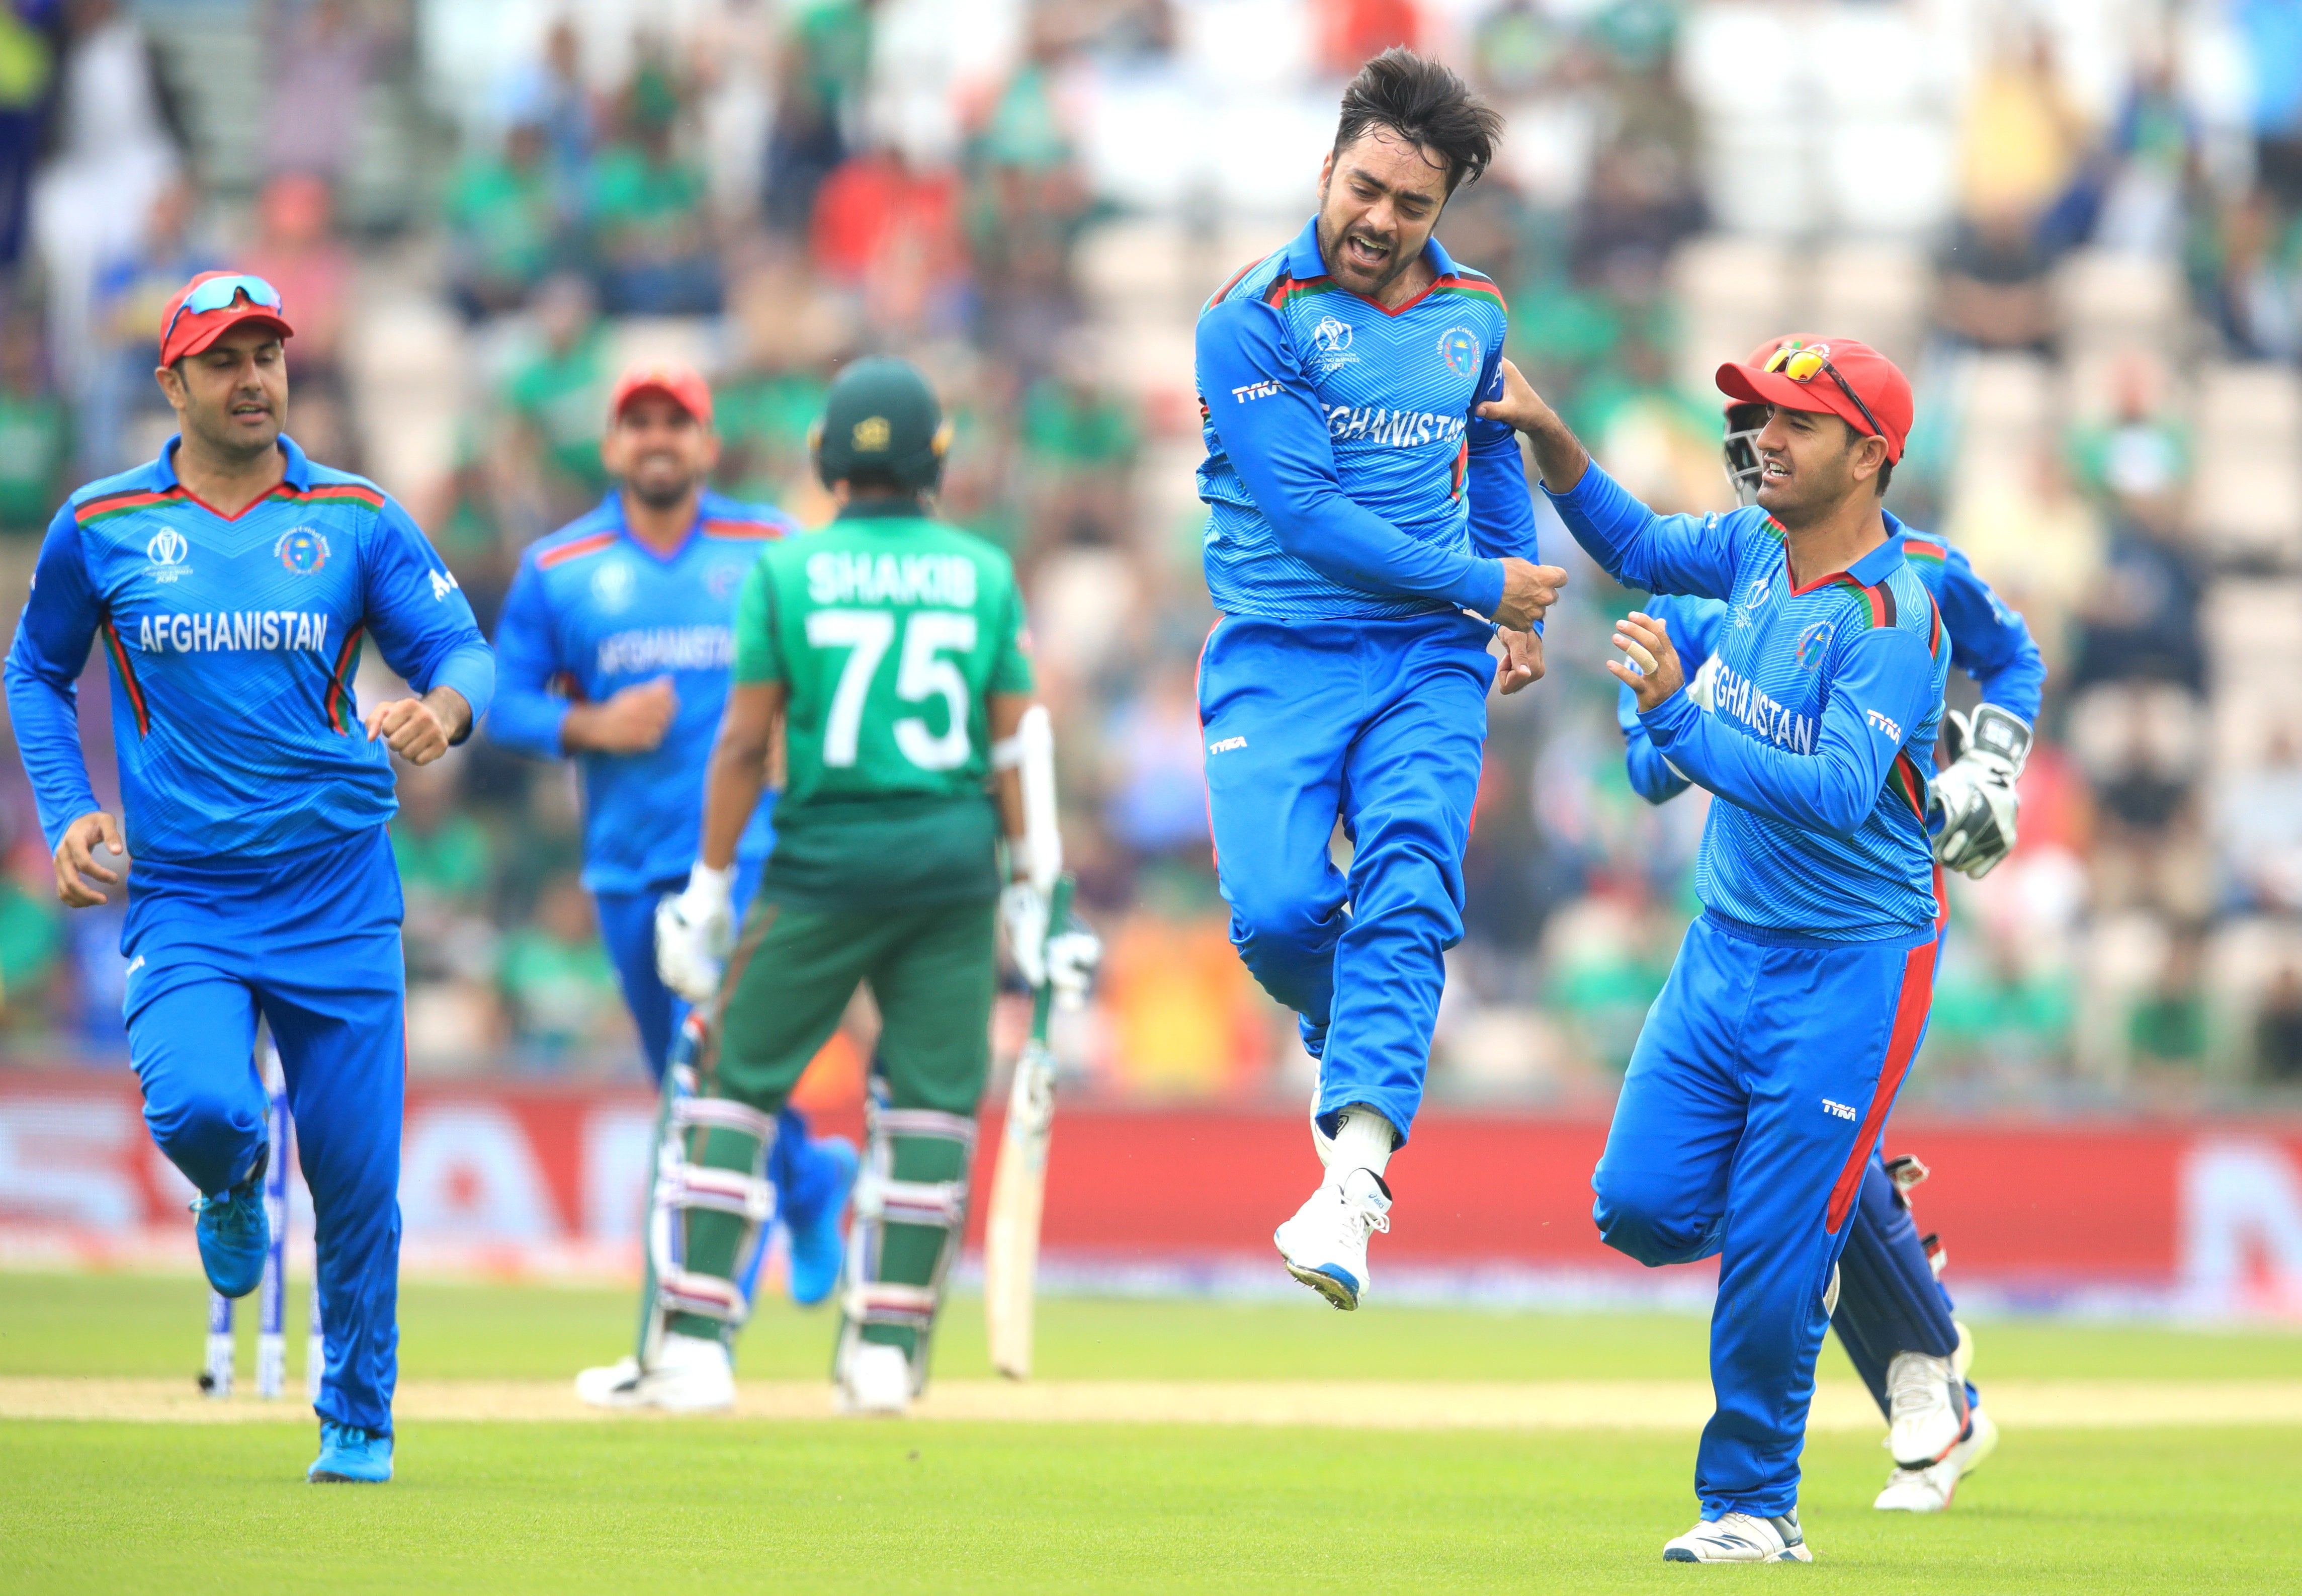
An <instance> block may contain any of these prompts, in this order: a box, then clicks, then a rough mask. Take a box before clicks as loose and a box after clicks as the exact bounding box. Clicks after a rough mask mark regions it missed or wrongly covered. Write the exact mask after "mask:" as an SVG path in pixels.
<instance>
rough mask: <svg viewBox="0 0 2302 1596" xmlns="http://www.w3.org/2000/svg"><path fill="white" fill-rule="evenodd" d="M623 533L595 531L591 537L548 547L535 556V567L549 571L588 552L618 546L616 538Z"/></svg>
mask: <svg viewBox="0 0 2302 1596" xmlns="http://www.w3.org/2000/svg"><path fill="white" fill-rule="evenodd" d="M622 535H623V534H622V533H615V532H595V533H592V535H591V536H589V537H581V538H577V539H576V541H575V542H572V543H562V544H560V545H559V547H558V548H557V549H546V550H544V551H543V552H542V553H541V554H539V555H537V556H536V557H535V568H536V569H537V570H539V571H548V570H550V568H551V567H554V566H564V565H566V564H567V562H568V561H569V560H571V559H583V558H584V556H585V555H587V554H597V553H599V552H600V551H601V550H604V549H612V548H614V547H615V546H616V540H617V539H618V537H621V536H622Z"/></svg>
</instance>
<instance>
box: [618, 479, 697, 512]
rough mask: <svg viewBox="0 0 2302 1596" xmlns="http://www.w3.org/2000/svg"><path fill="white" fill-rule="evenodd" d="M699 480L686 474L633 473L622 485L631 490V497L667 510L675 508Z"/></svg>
mask: <svg viewBox="0 0 2302 1596" xmlns="http://www.w3.org/2000/svg"><path fill="white" fill-rule="evenodd" d="M700 480H701V479H700V478H698V477H694V476H686V475H682V476H650V475H644V474H641V473H634V475H631V476H630V477H628V478H626V480H625V483H624V486H625V487H626V488H627V489H629V490H630V491H631V495H632V497H633V498H634V499H636V500H639V501H640V502H641V503H642V504H644V505H645V506H647V507H648V508H650V509H651V510H668V509H674V508H677V507H678V506H679V504H680V503H681V502H682V501H683V500H685V499H686V497H687V496H688V495H689V494H690V493H693V492H694V491H695V487H696V483H698V482H699V481H700Z"/></svg>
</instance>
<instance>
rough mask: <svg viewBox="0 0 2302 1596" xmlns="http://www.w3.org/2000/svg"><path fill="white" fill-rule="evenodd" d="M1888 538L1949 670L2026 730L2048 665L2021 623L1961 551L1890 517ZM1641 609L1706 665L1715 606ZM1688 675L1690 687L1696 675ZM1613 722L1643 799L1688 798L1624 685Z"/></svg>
mask: <svg viewBox="0 0 2302 1596" xmlns="http://www.w3.org/2000/svg"><path fill="white" fill-rule="evenodd" d="M1886 531H1887V533H1889V534H1890V535H1891V536H1894V537H1897V538H1899V539H1901V540H1902V544H1903V559H1906V560H1908V561H1909V562H1910V566H1911V569H1912V570H1913V571H1916V572H1917V573H1918V574H1919V580H1920V582H1923V583H1925V584H1926V585H1927V591H1928V592H1930V593H1932V594H1933V595H1934V600H1935V605H1936V608H1937V609H1940V610H1941V611H1942V617H1943V625H1944V626H1946V627H1947V628H1948V629H1949V631H1950V662H1951V664H1952V666H1953V668H1956V669H1959V670H1962V671H1964V672H1966V674H1967V675H1968V676H1971V677H1973V678H1974V680H1975V681H1976V682H1977V683H1978V684H1979V685H1980V686H1981V688H1982V701H1983V702H1985V703H1987V704H1995V705H1996V706H1997V707H1998V708H2000V709H2002V710H2005V711H2006V712H2007V713H2008V714H2010V715H2013V716H2016V717H2017V718H2020V719H2021V721H2022V723H2023V724H2024V725H2025V726H2029V725H2035V724H2036V723H2037V718H2038V698H2039V693H2040V691H2041V690H2042V689H2043V688H2044V687H2045V685H2046V659H2044V657H2043V656H2041V655H2040V654H2039V652H2038V645H2037V643H2035V642H2034V641H2032V639H2031V636H2030V628H2029V626H2027V625H2025V624H2024V622H2023V620H2022V617H2021V616H2020V615H2018V614H2016V613H2015V612H2014V611H2013V610H2012V609H2007V608H2006V606H2005V604H2004V603H2003V602H2002V601H2000V600H1999V597H1998V595H1997V594H1996V593H1995V592H1992V591H1991V587H1990V584H1988V583H1987V582H1985V581H1984V580H1983V579H1982V578H1981V577H1980V576H1979V575H1976V574H1975V570H1974V567H1973V566H1971V565H1970V564H1969V563H1968V562H1967V558H1966V556H1965V555H1964V554H1963V553H1962V552H1961V551H1960V550H1956V549H1953V548H1952V547H1951V546H1950V545H1949V544H1948V543H1945V542H1939V541H1937V540H1936V539H1933V538H1930V537H1928V536H1927V535H1926V534H1924V533H1914V532H1912V531H1911V529H1910V528H1909V527H1907V526H1905V525H1903V523H1902V522H1901V521H1900V520H1898V519H1896V518H1895V516H1894V514H1893V513H1892V512H1891V511H1890V512H1888V513H1887V515H1886ZM1646 609H1647V613H1648V614H1650V615H1652V616H1657V617H1661V618H1662V619H1664V620H1665V621H1666V622H1667V623H1668V626H1669V627H1670V635H1671V639H1672V641H1673V642H1674V643H1676V645H1677V647H1678V652H1679V657H1680V659H1683V660H1704V661H1708V660H1709V659H1710V658H1711V657H1712V656H1713V655H1714V654H1715V653H1716V652H1717V651H1718V623H1719V620H1720V618H1721V617H1724V616H1725V615H1726V613H1727V606H1726V605H1725V604H1724V603H1722V602H1720V601H1718V600H1717V599H1689V598H1669V597H1663V598H1657V599H1654V600H1652V601H1650V602H1649V603H1648V604H1647V606H1646ZM1687 674H1688V679H1689V680H1692V679H1693V674H1694V673H1693V671H1689V672H1688V673H1687ZM1615 723H1616V724H1617V726H1619V727H1622V728H1623V738H1624V743H1625V749H1624V756H1623V757H1624V763H1625V767H1626V769H1627V770H1628V772H1629V774H1630V779H1631V786H1632V788H1633V789H1634V791H1636V792H1637V793H1638V794H1639V795H1640V796H1641V797H1642V798H1644V799H1645V800H1646V801H1647V802H1650V803H1662V802H1668V801H1669V800H1670V799H1673V798H1676V796H1678V794H1681V793H1683V792H1684V791H1686V789H1687V787H1688V785H1690V784H1689V783H1688V781H1687V779H1686V777H1684V776H1682V775H1680V774H1679V773H1678V772H1677V771H1676V770H1675V769H1672V768H1671V765H1670V761H1669V760H1666V759H1664V758H1663V757H1662V755H1660V754H1659V753H1657V752H1655V749H1654V744H1653V743H1650V742H1648V741H1647V734H1646V728H1645V727H1642V726H1641V725H1640V724H1639V701H1638V697H1637V695H1636V694H1635V693H1633V692H1632V691H1631V690H1630V688H1629V687H1627V686H1626V687H1624V688H1622V689H1621V690H1620V693H1618V695H1617V699H1616V702H1615Z"/></svg>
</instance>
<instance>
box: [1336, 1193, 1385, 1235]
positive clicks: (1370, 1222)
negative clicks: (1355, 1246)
mask: <svg viewBox="0 0 2302 1596" xmlns="http://www.w3.org/2000/svg"><path fill="white" fill-rule="evenodd" d="M1343 1200H1344V1201H1345V1202H1350V1199H1349V1198H1348V1197H1345V1198H1344V1199H1343ZM1345 1220H1346V1222H1348V1223H1350V1224H1352V1225H1356V1226H1357V1228H1358V1237H1357V1239H1359V1240H1361V1241H1364V1240H1365V1239H1367V1236H1368V1234H1369V1233H1370V1232H1372V1231H1383V1232H1384V1233H1385V1234H1389V1232H1390V1211H1389V1210H1387V1209H1382V1208H1378V1207H1376V1206H1374V1204H1372V1203H1368V1202H1365V1201H1360V1202H1356V1203H1351V1211H1350V1213H1349V1214H1347V1215H1345Z"/></svg>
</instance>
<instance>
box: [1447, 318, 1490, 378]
mask: <svg viewBox="0 0 2302 1596" xmlns="http://www.w3.org/2000/svg"><path fill="white" fill-rule="evenodd" d="M1486 354H1487V347H1486V345H1484V344H1483V343H1481V342H1480V341H1479V335H1478V334H1477V333H1475V332H1472V331H1471V330H1470V329H1469V328H1468V327H1449V328H1448V329H1447V331H1446V332H1441V334H1440V335H1439V358H1440V359H1441V361H1443V362H1445V364H1446V366H1447V369H1448V370H1449V371H1450V372H1453V373H1454V374H1456V375H1457V376H1458V377H1475V376H1477V375H1478V374H1479V362H1480V361H1482V360H1483V359H1485V358H1486Z"/></svg>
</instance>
